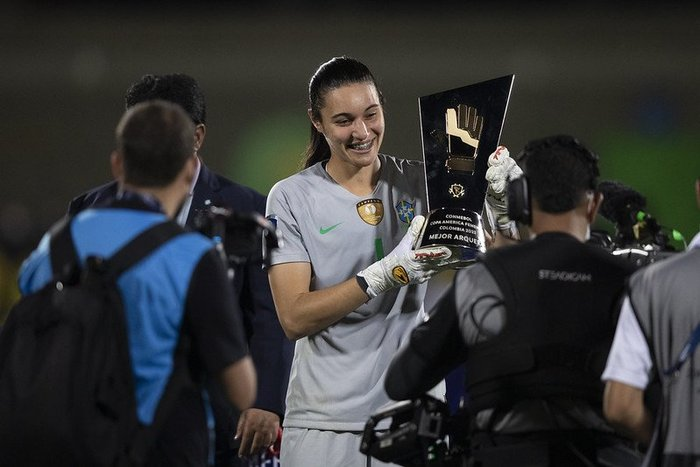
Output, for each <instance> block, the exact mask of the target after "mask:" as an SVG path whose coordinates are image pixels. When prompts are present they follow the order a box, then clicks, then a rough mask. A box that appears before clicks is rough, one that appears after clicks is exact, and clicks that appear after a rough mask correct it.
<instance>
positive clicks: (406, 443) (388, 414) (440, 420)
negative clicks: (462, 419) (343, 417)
mask: <svg viewBox="0 0 700 467" xmlns="http://www.w3.org/2000/svg"><path fill="white" fill-rule="evenodd" d="M454 422H455V419H454V418H453V417H451V416H450V413H449V409H448V407H447V404H445V403H444V402H442V401H440V400H438V399H435V398H433V397H431V396H428V395H425V396H423V397H421V398H420V399H414V400H410V401H401V402H397V403H395V404H392V405H390V406H388V407H387V408H386V409H384V410H382V411H380V412H378V413H376V414H374V415H372V416H371V417H370V419H369V421H368V422H367V423H366V424H365V430H364V433H363V435H362V442H361V444H360V452H361V453H363V454H366V455H368V456H372V457H374V458H376V459H378V460H380V461H382V462H391V463H394V464H398V465H402V466H406V467H418V466H431V467H449V466H461V465H462V463H461V462H462V459H464V449H463V448H462V447H461V446H459V445H457V444H456V443H455V445H454V446H452V447H450V446H448V443H447V438H448V437H452V436H453V435H456V433H455V430H454V429H453V428H454V425H453V424H454ZM382 426H388V428H385V429H382ZM454 438H455V439H461V437H460V436H459V435H456V436H454ZM452 441H454V440H452Z"/></svg>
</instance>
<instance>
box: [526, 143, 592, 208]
mask: <svg viewBox="0 0 700 467" xmlns="http://www.w3.org/2000/svg"><path fill="white" fill-rule="evenodd" d="M518 161H519V162H520V164H521V165H522V166H523V172H524V173H525V175H526V176H527V181H528V185H529V187H530V196H531V197H532V199H534V200H536V201H537V203H538V205H539V208H540V209H541V210H542V211H544V212H549V213H562V212H566V211H570V210H571V209H574V208H575V207H576V206H577V205H578V204H579V203H580V202H581V198H582V197H583V196H584V195H585V193H586V192H587V191H596V190H597V186H598V181H597V179H598V176H599V175H600V172H599V170H598V156H597V155H596V154H595V153H593V152H592V151H591V150H589V149H588V148H587V147H586V146H584V145H583V144H581V143H580V142H579V141H578V140H577V139H576V138H574V137H572V136H569V135H556V136H550V137H547V138H542V139H537V140H533V141H530V142H529V143H527V145H526V146H525V148H524V149H523V150H522V152H521V153H520V154H519V155H518Z"/></svg>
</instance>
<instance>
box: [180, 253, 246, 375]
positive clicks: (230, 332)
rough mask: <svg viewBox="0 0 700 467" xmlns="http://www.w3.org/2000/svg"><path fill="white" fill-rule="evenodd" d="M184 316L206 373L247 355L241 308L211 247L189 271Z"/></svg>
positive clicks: (221, 262)
mask: <svg viewBox="0 0 700 467" xmlns="http://www.w3.org/2000/svg"><path fill="white" fill-rule="evenodd" d="M185 316H186V319H187V325H188V326H189V329H190V332H191V334H192V337H193V339H194V346H195V349H196V351H197V353H198V355H199V356H200V358H201V359H202V362H203V364H204V367H205V369H206V370H207V371H208V372H209V373H211V374H217V373H218V372H220V371H221V370H223V369H224V368H226V367H227V366H229V365H231V364H233V363H235V362H237V361H238V360H240V359H241V358H243V357H245V356H246V355H248V344H247V343H246V340H245V337H244V333H243V320H242V316H241V309H240V307H239V306H238V302H237V301H236V299H235V297H234V293H233V289H232V288H231V285H230V284H229V283H228V277H227V274H226V267H225V265H224V263H223V260H222V259H221V258H220V257H219V256H218V255H217V254H216V252H215V251H214V250H209V251H208V252H207V253H206V254H205V255H204V256H202V259H201V260H200V261H199V264H197V267H196V269H195V271H194V273H193V275H192V281H191V283H190V287H189V289H188V295H187V304H186V309H185Z"/></svg>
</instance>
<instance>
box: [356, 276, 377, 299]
mask: <svg viewBox="0 0 700 467" xmlns="http://www.w3.org/2000/svg"><path fill="white" fill-rule="evenodd" d="M355 280H357V284H358V285H359V286H360V288H361V289H362V291H363V292H364V293H366V294H367V296H368V297H369V298H374V296H372V294H371V293H370V291H369V284H368V283H367V279H365V278H364V276H361V275H360V274H359V273H358V274H357V275H356V276H355Z"/></svg>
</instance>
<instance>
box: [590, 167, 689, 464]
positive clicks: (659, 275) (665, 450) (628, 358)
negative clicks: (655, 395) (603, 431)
mask: <svg viewBox="0 0 700 467" xmlns="http://www.w3.org/2000/svg"><path fill="white" fill-rule="evenodd" d="M695 196H696V199H697V203H698V207H700V178H698V179H697V180H696V181H695ZM699 284H700V233H699V234H697V235H696V236H695V238H693V240H692V241H691V243H690V245H689V246H688V249H687V251H686V252H685V253H679V254H677V255H674V256H673V257H671V258H669V259H667V260H665V261H662V262H660V263H657V264H652V265H650V266H647V267H646V268H644V269H642V270H640V271H639V272H637V273H635V274H634V275H633V276H632V277H631V278H630V282H629V289H628V292H627V296H626V298H625V302H624V304H623V307H622V311H621V312H620V320H619V322H618V324H617V331H616V332H615V340H614V341H613V345H612V348H611V350H610V356H609V357H608V364H607V366H606V368H605V372H604V373H603V379H604V380H605V381H607V383H606V387H605V406H604V409H605V415H606V417H607V418H608V420H610V422H611V423H613V424H615V425H616V426H619V427H620V428H621V429H623V430H624V431H625V432H627V433H629V435H630V436H632V437H633V438H634V439H636V440H638V441H640V442H642V443H644V444H648V445H649V449H648V450H647V459H646V461H647V462H648V465H664V466H690V465H698V463H700V443H699V442H698V435H699V433H700V392H698V388H697V384H696V383H697V381H696V380H695V378H696V377H697V375H698V374H700V358H695V357H694V352H695V347H696V346H697V344H698V343H700V324H699V323H700V287H698V285H699ZM655 381H660V383H661V388H662V398H663V400H662V401H660V407H659V408H658V409H656V413H655V414H653V412H652V410H651V409H650V407H648V406H647V404H646V403H645V394H644V392H645V390H646V389H647V387H648V386H649V385H650V384H651V383H653V382H655ZM652 436H653V438H652Z"/></svg>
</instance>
